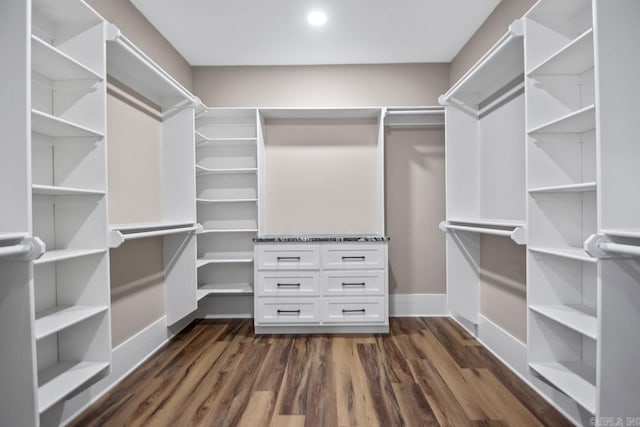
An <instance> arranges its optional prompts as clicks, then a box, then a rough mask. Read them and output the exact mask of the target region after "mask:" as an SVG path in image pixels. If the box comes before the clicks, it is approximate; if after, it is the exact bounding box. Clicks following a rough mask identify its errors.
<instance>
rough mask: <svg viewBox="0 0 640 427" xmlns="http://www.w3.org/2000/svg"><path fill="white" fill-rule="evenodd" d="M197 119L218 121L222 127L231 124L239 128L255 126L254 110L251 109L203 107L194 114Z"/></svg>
mask: <svg viewBox="0 0 640 427" xmlns="http://www.w3.org/2000/svg"><path fill="white" fill-rule="evenodd" d="M196 118H197V119H214V120H219V121H220V122H221V123H223V125H226V124H229V123H233V124H234V125H240V126H255V125H256V110H255V109H253V108H243V107H239V108H234V107H231V108H217V107H211V108H209V107H205V108H204V109H203V110H201V111H199V112H198V113H197V114H196Z"/></svg>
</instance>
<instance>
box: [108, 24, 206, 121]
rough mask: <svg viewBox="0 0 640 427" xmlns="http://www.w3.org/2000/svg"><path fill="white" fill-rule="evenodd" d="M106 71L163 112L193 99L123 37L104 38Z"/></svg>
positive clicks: (119, 35)
mask: <svg viewBox="0 0 640 427" xmlns="http://www.w3.org/2000/svg"><path fill="white" fill-rule="evenodd" d="M107 73H108V74H109V75H110V76H112V77H113V78H115V79H116V80H117V81H119V82H120V83H123V84H124V85H125V86H127V87H129V88H131V89H132V90H134V91H135V92H137V93H139V94H140V95H142V96H143V97H144V98H146V99H148V100H149V101H151V102H152V103H154V104H155V105H157V106H158V107H160V108H161V109H162V110H163V111H166V110H168V109H171V108H172V107H174V106H176V105H178V104H181V103H186V102H191V101H193V95H191V93H189V91H187V90H186V89H185V88H184V87H183V86H182V85H181V84H180V83H178V82H177V81H176V80H175V79H174V78H173V77H171V76H170V75H169V74H168V73H167V72H166V71H165V70H164V69H162V67H160V66H159V65H158V64H156V63H155V62H154V61H153V60H151V59H150V58H149V57H148V56H147V55H146V54H145V53H144V52H143V51H142V50H140V49H139V48H138V47H137V46H135V45H134V44H133V43H131V41H129V40H128V39H127V38H126V37H125V36H123V35H122V34H120V33H118V35H115V36H113V37H112V39H111V40H108V41H107Z"/></svg>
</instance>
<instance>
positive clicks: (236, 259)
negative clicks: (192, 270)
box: [196, 252, 253, 268]
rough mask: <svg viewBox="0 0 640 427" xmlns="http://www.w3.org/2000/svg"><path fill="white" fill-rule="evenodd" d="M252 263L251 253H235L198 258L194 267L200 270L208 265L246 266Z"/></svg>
mask: <svg viewBox="0 0 640 427" xmlns="http://www.w3.org/2000/svg"><path fill="white" fill-rule="evenodd" d="M251 262H253V252H246V253H242V252H235V253H231V254H223V255H209V256H205V257H202V258H198V260H197V261H196V267H197V268H200V267H203V266H205V265H208V264H247V263H251Z"/></svg>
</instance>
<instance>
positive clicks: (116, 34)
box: [106, 24, 200, 114]
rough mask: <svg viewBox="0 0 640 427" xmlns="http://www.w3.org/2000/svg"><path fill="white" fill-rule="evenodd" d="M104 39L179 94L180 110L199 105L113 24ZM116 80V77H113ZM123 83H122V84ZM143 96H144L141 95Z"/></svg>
mask: <svg viewBox="0 0 640 427" xmlns="http://www.w3.org/2000/svg"><path fill="white" fill-rule="evenodd" d="M106 39H107V42H110V43H114V44H115V45H117V46H119V47H120V48H121V49H123V51H124V52H126V53H127V54H128V55H129V56H130V57H131V58H134V59H135V60H136V61H137V62H138V63H140V64H142V65H143V66H144V67H145V68H146V69H147V70H150V71H151V72H152V73H153V74H155V75H156V76H157V77H159V78H160V79H161V80H163V81H164V83H166V84H167V85H168V86H169V87H171V89H172V90H173V91H174V92H175V93H177V94H179V95H180V96H181V97H182V98H184V101H186V102H180V103H178V104H180V105H181V107H182V108H186V107H188V106H192V107H193V108H195V107H196V106H197V105H199V104H200V100H199V99H197V98H196V97H195V96H194V95H192V94H191V93H190V92H189V91H188V90H187V89H185V88H184V86H182V85H181V84H180V83H179V82H178V81H177V80H176V79H174V78H173V77H172V76H171V75H170V74H168V73H167V72H166V71H165V70H164V69H162V68H161V67H160V66H159V65H158V64H156V63H155V62H154V61H153V60H152V59H151V58H150V57H149V56H148V55H147V54H146V53H144V52H143V51H142V50H141V49H140V48H138V47H137V46H136V45H135V44H133V43H132V42H131V41H130V40H129V39H127V38H126V37H125V36H124V35H123V34H122V32H121V31H120V29H119V28H118V27H117V26H116V25H114V24H108V26H107V31H106ZM107 56H108V54H107ZM109 62H110V61H109V59H108V58H107V71H109V66H108V65H109ZM114 77H116V79H117V76H114ZM123 83H124V82H123ZM131 89H133V90H137V88H136V87H132V88H131ZM143 95H144V94H143ZM175 107H176V105H173V106H170V107H169V110H170V111H169V114H171V110H175Z"/></svg>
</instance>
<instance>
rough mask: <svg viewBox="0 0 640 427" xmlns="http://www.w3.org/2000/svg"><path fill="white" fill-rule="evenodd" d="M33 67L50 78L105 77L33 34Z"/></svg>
mask: <svg viewBox="0 0 640 427" xmlns="http://www.w3.org/2000/svg"><path fill="white" fill-rule="evenodd" d="M31 69H32V70H33V71H35V72H36V73H38V74H42V75H43V76H45V77H47V78H48V79H49V80H54V81H58V80H94V81H102V80H104V78H103V77H102V76H101V75H99V74H98V73H96V72H95V71H93V70H91V69H89V68H88V67H86V66H84V65H83V64H81V63H80V62H78V61H76V60H75V59H73V58H72V57H71V56H69V55H67V54H66V53H64V52H62V51H61V50H59V49H58V48H56V47H55V46H52V45H50V44H49V43H47V42H45V41H44V40H42V39H41V38H39V37H37V36H35V35H32V36H31Z"/></svg>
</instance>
